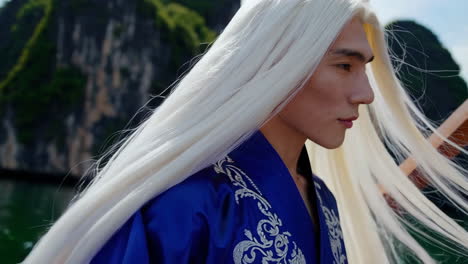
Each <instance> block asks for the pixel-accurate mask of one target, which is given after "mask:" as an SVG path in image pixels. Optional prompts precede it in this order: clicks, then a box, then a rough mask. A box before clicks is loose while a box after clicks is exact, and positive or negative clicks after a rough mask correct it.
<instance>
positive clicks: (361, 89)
mask: <svg viewBox="0 0 468 264" xmlns="http://www.w3.org/2000/svg"><path fill="white" fill-rule="evenodd" d="M373 101H374V91H373V90H372V87H371V85H370V83H369V79H368V78H367V74H365V73H364V74H363V75H362V76H361V77H360V78H359V79H358V80H356V82H355V83H354V89H353V94H352V95H351V102H352V103H353V104H370V103H372V102H373Z"/></svg>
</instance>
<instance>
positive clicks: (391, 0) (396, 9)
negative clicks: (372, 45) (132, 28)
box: [0, 0, 468, 82]
mask: <svg viewBox="0 0 468 264" xmlns="http://www.w3.org/2000/svg"><path fill="white" fill-rule="evenodd" d="M7 1H15V0H0V6H2V5H3V4H4V3H5V2H7ZM67 1H69V0H67ZM194 1H197V0H194ZM370 2H371V5H372V6H374V9H375V11H376V13H377V14H378V16H379V18H380V19H381V21H382V23H383V24H387V23H388V22H390V21H392V20H395V19H400V18H403V19H413V20H415V21H416V22H418V23H420V24H422V25H424V26H426V27H428V28H429V29H431V30H432V31H433V32H434V33H435V34H436V35H437V36H438V37H439V39H440V41H441V42H442V44H443V45H444V46H445V47H447V48H448V50H449V51H450V52H451V53H452V55H453V57H454V59H455V60H456V61H457V63H458V64H459V65H460V67H461V68H462V74H461V75H462V76H463V77H464V79H465V80H466V81H467V82H468V14H467V13H468V0H370ZM428 70H430V69H428Z"/></svg>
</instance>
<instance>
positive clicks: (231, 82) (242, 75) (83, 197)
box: [23, 0, 468, 264]
mask: <svg viewBox="0 0 468 264" xmlns="http://www.w3.org/2000/svg"><path fill="white" fill-rule="evenodd" d="M354 16H359V17H360V18H361V20H362V21H363V23H364V27H365V31H366V34H367V38H368V41H369V44H370V46H371V47H372V50H373V53H374V56H375V59H374V60H373V61H372V62H371V63H369V64H368V65H367V75H368V78H369V81H370V83H371V86H372V89H373V91H374V93H375V101H374V102H373V103H372V104H370V105H368V106H362V108H360V116H361V117H360V119H359V120H358V121H357V122H356V124H355V127H354V128H353V129H352V130H350V132H349V134H347V138H346V140H345V142H344V144H343V145H342V146H340V147H339V148H337V149H333V150H329V149H325V148H322V147H320V146H319V145H317V144H315V143H313V142H312V141H307V144H306V146H307V150H308V154H309V157H310V161H311V167H312V169H313V170H314V173H315V174H317V175H319V176H320V177H322V178H323V179H324V181H325V182H326V183H327V185H328V186H329V187H330V189H331V190H332V191H333V192H334V194H335V196H336V198H337V203H338V207H339V213H340V216H341V224H342V228H343V232H344V239H345V244H346V251H347V252H348V259H349V263H364V264H375V263H399V262H400V260H399V258H398V252H397V249H396V246H395V241H399V242H400V243H403V244H404V245H405V246H407V247H408V249H409V250H410V251H411V252H413V253H414V254H415V255H416V256H417V258H419V259H420V260H421V261H422V262H423V263H435V261H434V260H433V259H432V258H431V257H430V255H429V254H428V253H427V252H426V250H425V249H424V248H423V247H421V245H420V244H419V243H418V242H417V241H416V240H415V239H414V238H413V237H412V236H411V235H410V234H409V233H408V231H407V229H406V228H405V225H404V223H405V222H407V223H406V224H408V225H409V226H414V224H411V223H409V222H408V221H407V220H406V218H402V217H401V215H399V214H398V213H397V212H395V211H394V210H393V209H392V208H391V207H390V206H389V205H388V204H387V201H386V200H385V198H384V196H383V194H382V193H381V191H380V187H383V188H384V189H385V190H386V191H387V192H388V194H389V195H391V196H392V198H393V199H394V200H395V201H396V202H397V203H398V204H399V205H400V206H401V208H402V209H403V210H404V211H405V213H406V214H408V215H410V216H411V217H413V218H414V219H416V220H417V221H418V222H420V223H421V224H423V225H424V226H425V227H427V228H429V229H430V230H431V231H433V232H436V233H438V234H440V235H441V236H443V237H445V238H446V239H447V240H446V241H442V242H438V241H433V243H438V244H439V245H440V246H441V247H447V248H448V247H450V248H452V250H453V251H455V252H458V254H460V256H461V257H463V256H464V257H467V256H468V255H467V253H466V252H468V249H467V245H468V233H467V231H466V230H464V229H463V228H462V227H461V226H460V225H458V224H457V223H456V222H455V221H454V220H452V219H451V218H450V217H448V216H447V215H446V214H445V213H444V212H442V211H441V210H440V209H438V208H437V207H436V206H435V205H434V204H433V203H432V202H431V201H430V200H428V199H427V198H426V197H425V196H424V194H423V193H422V192H421V190H419V189H418V188H417V187H416V185H415V184H414V183H413V182H412V181H411V180H410V179H409V178H408V177H407V175H405V174H404V173H403V172H402V171H401V170H400V168H399V167H398V164H396V163H395V161H394V160H393V159H392V156H391V154H390V153H389V152H388V150H387V149H386V148H385V144H386V145H387V146H391V151H392V152H393V154H394V155H395V156H396V157H398V158H399V159H400V160H404V158H406V157H409V156H411V157H412V158H413V159H414V160H415V161H416V162H417V164H418V166H419V167H418V168H419V170H420V172H421V173H422V174H423V175H424V176H425V177H426V178H427V179H428V180H429V182H430V183H431V184H432V185H433V186H434V187H435V188H436V189H438V190H439V191H440V192H441V193H442V194H443V195H444V196H445V197H446V198H447V199H448V200H449V201H450V202H451V203H453V204H454V205H455V206H457V207H458V208H459V209H460V210H462V212H463V213H465V214H468V212H467V211H468V202H467V200H466V194H467V190H468V181H467V180H466V179H467V178H466V175H467V170H465V169H463V168H462V167H461V166H459V165H457V164H456V163H454V162H453V161H451V160H449V159H448V158H446V157H444V156H443V155H442V154H440V153H439V152H438V151H437V150H436V149H435V148H433V147H432V145H431V144H430V143H428V142H427V140H426V138H425V137H424V135H423V134H422V133H421V132H420V130H421V128H422V127H427V128H429V129H430V130H431V131H433V132H436V130H435V128H434V126H433V125H432V124H431V122H430V121H429V120H427V119H426V118H425V116H424V115H423V114H422V113H421V112H420V110H419V108H418V107H417V106H416V105H415V104H414V103H413V102H412V101H411V99H410V97H409V96H408V95H407V94H406V92H405V90H404V88H403V87H402V85H401V84H400V82H399V80H398V79H397V78H396V74H395V72H394V69H393V68H392V65H391V61H390V56H389V53H388V48H387V44H386V41H385V35H384V33H385V32H384V31H383V27H382V26H381V25H380V24H379V21H378V19H377V17H376V16H375V14H374V13H373V12H372V10H371V9H370V7H369V5H368V3H367V1H358V0H247V1H244V3H243V5H242V6H241V8H240V9H239V10H238V12H237V13H236V14H235V16H234V17H233V18H232V20H231V21H230V23H229V24H228V25H227V27H226V28H225V30H224V31H223V32H222V33H221V34H220V35H219V37H218V38H217V39H216V41H215V42H214V43H212V45H211V47H210V48H209V50H208V51H207V52H206V53H205V54H203V56H202V57H201V58H200V59H199V60H198V61H197V63H195V64H194V65H193V67H192V68H191V70H190V71H189V72H188V73H187V74H186V75H185V76H184V77H183V78H181V79H180V81H179V82H178V83H177V85H176V86H175V87H174V89H173V90H172V92H171V94H170V95H169V96H168V97H167V98H166V100H165V101H164V102H163V103H162V104H161V105H160V106H159V107H157V108H156V109H154V110H153V111H152V114H151V115H150V116H148V117H147V118H146V119H145V120H144V122H142V123H141V124H140V125H139V126H138V127H137V128H136V129H135V130H134V131H133V132H132V133H131V134H130V135H128V136H127V137H126V138H125V139H124V140H122V141H121V142H119V143H118V144H116V145H115V146H113V147H112V148H111V149H110V150H109V151H108V153H107V154H106V155H105V156H103V157H102V158H101V159H100V160H98V161H97V162H96V166H95V171H94V174H95V177H94V180H93V181H92V183H90V185H89V186H87V188H86V189H85V190H83V191H82V192H81V193H80V194H79V195H78V196H77V197H76V199H75V200H74V202H73V203H72V204H71V205H70V206H69V208H68V209H67V210H66V211H65V212H64V214H63V215H62V216H61V217H60V218H59V219H58V220H57V221H56V222H55V223H54V224H53V225H52V226H51V228H50V229H49V230H48V232H47V233H45V234H44V236H43V237H42V238H41V239H40V240H39V242H38V243H37V244H36V245H35V247H34V248H33V250H32V251H31V253H30V254H29V256H27V258H26V259H25V260H24V262H23V263H88V262H89V261H90V259H91V258H92V257H93V256H94V255H95V254H96V252H97V251H98V250H99V249H100V247H101V246H102V245H103V244H104V243H105V242H106V241H107V240H108V239H109V238H110V237H111V236H112V234H113V233H114V232H115V231H116V230H117V229H119V227H121V226H122V225H123V224H124V223H125V222H126V220H128V219H129V218H130V217H131V216H132V214H133V213H134V212H135V211H137V210H138V209H139V208H140V207H141V206H143V205H144V204H145V203H146V202H147V201H149V200H150V199H152V198H154V197H156V196H158V195H159V194H161V193H162V192H164V191H165V190H167V189H169V188H171V187H172V186H174V185H176V184H178V183H180V182H182V181H183V180H185V179H187V178H188V177H190V175H193V174H194V173H195V172H197V171H199V170H200V169H203V168H205V167H207V166H209V165H211V164H213V163H215V162H216V161H218V160H219V159H221V158H223V157H224V156H225V155H227V154H228V153H229V152H231V151H232V150H233V149H235V148H236V147H237V146H239V145H240V144H241V143H242V142H244V141H245V140H246V139H248V138H249V136H250V135H252V133H254V132H255V131H256V130H258V129H259V128H260V127H261V126H262V125H263V124H264V123H265V122H267V121H268V120H269V119H270V118H271V117H272V116H274V115H275V114H276V113H278V112H279V111H280V110H281V109H282V108H283V107H284V106H285V105H286V104H287V103H288V102H289V101H290V100H291V98H292V97H293V96H294V95H296V94H297V92H298V91H299V90H300V89H301V88H302V87H303V86H304V84H305V81H306V80H307V79H309V78H310V76H311V75H312V73H313V72H314V70H315V68H316V67H317V65H318V64H319V62H320V61H321V59H322V57H323V56H324V54H325V53H326V51H327V49H328V47H329V46H330V45H331V43H332V42H333V41H334V40H335V38H336V37H337V35H338V34H339V32H340V30H341V29H342V28H343V26H344V25H345V24H346V23H347V22H348V21H349V20H350V19H352V18H353V17H354ZM441 137H442V136H441ZM443 140H444V141H446V142H447V143H448V144H450V145H452V146H453V147H454V148H457V149H458V150H460V151H461V152H463V153H465V154H468V153H467V151H465V150H463V149H462V148H460V147H458V146H457V145H456V144H454V143H453V142H451V141H449V140H448V139H447V138H443ZM104 158H109V159H108V161H107V162H106V163H105V164H103V165H102V166H98V165H100V163H101V162H102V163H103V160H104ZM464 195H465V196H464ZM165 213H170V212H165ZM427 239H431V238H430V237H427ZM433 240H434V239H433Z"/></svg>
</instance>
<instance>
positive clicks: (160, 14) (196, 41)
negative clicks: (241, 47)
mask: <svg viewBox="0 0 468 264" xmlns="http://www.w3.org/2000/svg"><path fill="white" fill-rule="evenodd" d="M139 1H140V2H139V6H138V10H139V13H141V14H143V15H146V16H150V17H153V18H154V25H155V27H156V28H157V29H158V30H159V31H160V32H161V34H162V37H163V39H164V40H166V41H167V42H168V43H169V44H170V46H171V56H172V57H171V62H170V65H169V67H170V68H171V70H175V71H176V70H177V69H178V67H180V66H181V65H182V63H184V62H185V61H186V60H187V58H190V57H192V56H194V55H197V54H199V53H201V52H203V51H204V48H206V44H207V43H210V42H212V41H214V39H215V38H216V33H215V32H214V31H213V30H211V29H209V28H208V27H207V26H206V24H205V19H204V18H203V17H202V16H200V15H199V14H198V13H197V12H195V11H193V10H191V9H189V8H187V7H185V6H182V5H180V4H178V3H174V2H169V1H162V0H139ZM165 2H166V3H165ZM202 2H207V1H202ZM199 7H203V5H199Z"/></svg>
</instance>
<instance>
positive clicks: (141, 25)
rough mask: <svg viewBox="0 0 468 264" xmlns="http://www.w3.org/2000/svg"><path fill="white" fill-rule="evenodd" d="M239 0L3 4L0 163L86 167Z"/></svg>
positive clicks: (48, 168)
mask: <svg viewBox="0 0 468 264" xmlns="http://www.w3.org/2000/svg"><path fill="white" fill-rule="evenodd" d="M238 7H239V1H238V0H237V1H234V0H232V1H230V0H223V1H215V0H210V1H208V0H201V1H183V0H179V1H167V0H132V1H124V0H105V1H104V0H66V1H64V0H61V1H59V0H13V1H11V2H8V3H7V5H6V6H5V7H4V8H2V9H1V11H0V39H1V40H2V41H0V52H1V54H6V55H5V58H6V59H5V60H4V61H3V60H2V61H0V167H1V168H6V169H19V170H26V171H32V172H41V173H44V172H46V173H67V172H71V173H73V174H76V175H82V174H83V173H84V172H85V171H86V169H87V168H88V167H89V162H90V161H91V160H92V159H93V157H95V155H97V154H99V153H100V149H102V148H104V142H105V141H106V140H108V139H109V136H110V135H111V134H112V133H114V132H116V131H118V130H120V129H123V128H124V127H125V125H127V124H128V121H129V120H130V119H132V117H133V116H134V114H135V113H136V112H137V111H138V110H139V109H140V108H141V107H142V106H143V105H144V104H145V103H146V102H147V101H148V99H149V97H150V95H158V94H160V93H161V91H162V90H163V89H164V88H166V87H167V86H169V85H170V84H171V83H172V82H173V81H174V80H175V79H176V77H177V76H178V75H180V73H181V72H182V71H183V68H181V66H182V65H183V64H184V62H188V61H189V60H190V58H192V57H193V56H194V55H197V54H199V53H201V52H203V51H204V49H205V48H206V46H203V45H200V43H203V42H205V43H206V42H210V41H212V40H214V39H215V37H216V35H217V34H218V33H219V32H220V31H221V30H222V28H224V26H225V25H226V24H227V22H228V21H229V20H230V19H231V18H232V15H234V13H235V11H236V10H237V8H238ZM200 14H202V15H203V16H202V15H200ZM185 67H187V65H186V66H185ZM157 103H158V102H156V101H153V105H152V106H154V105H155V104H157ZM145 114H147V111H144V109H143V111H141V112H140V113H139V114H138V115H136V116H135V118H134V120H133V121H134V122H133V123H132V124H135V123H137V122H138V120H139V118H140V116H143V115H145ZM132 124H130V126H132Z"/></svg>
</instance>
